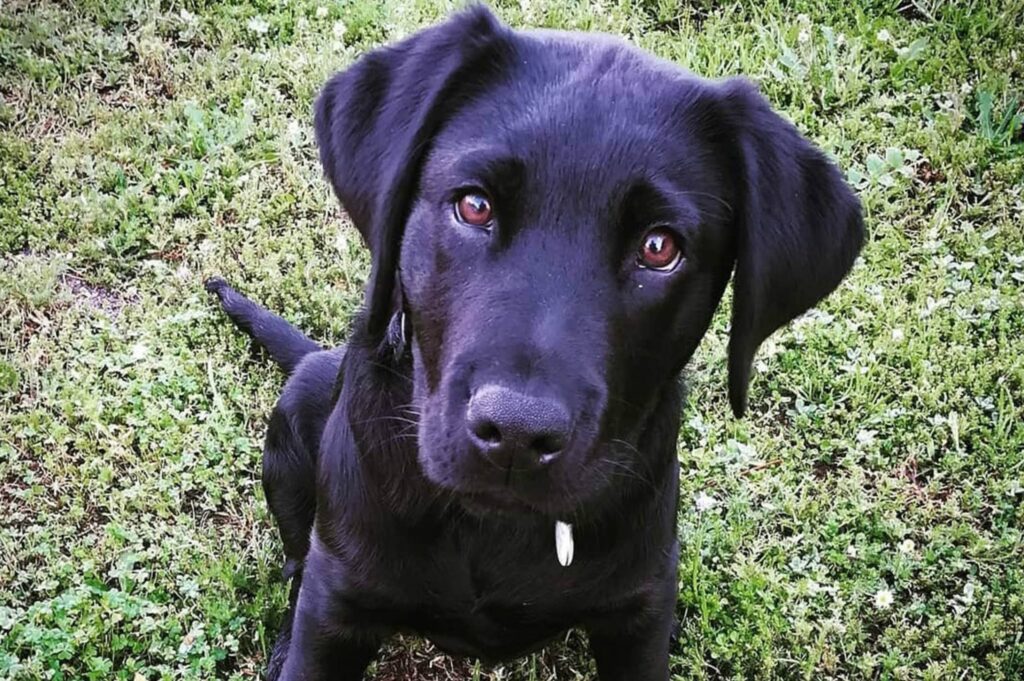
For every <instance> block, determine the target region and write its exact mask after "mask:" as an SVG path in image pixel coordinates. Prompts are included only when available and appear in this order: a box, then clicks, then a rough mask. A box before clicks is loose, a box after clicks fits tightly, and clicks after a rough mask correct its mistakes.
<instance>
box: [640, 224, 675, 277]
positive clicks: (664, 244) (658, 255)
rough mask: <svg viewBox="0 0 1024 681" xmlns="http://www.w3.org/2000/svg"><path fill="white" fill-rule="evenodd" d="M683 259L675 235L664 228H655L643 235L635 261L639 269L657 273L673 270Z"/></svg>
mask: <svg viewBox="0 0 1024 681" xmlns="http://www.w3.org/2000/svg"><path fill="white" fill-rule="evenodd" d="M682 259H683V251H682V249H681V248H679V242H678V241H677V240H676V235H675V234H673V233H672V232H671V231H670V230H668V229H667V228H665V227H655V228H654V229H652V230H650V231H649V232H647V234H645V235H644V240H643V243H642V244H641V245H640V252H639V253H638V254H637V261H638V263H639V265H640V266H641V267H646V268H647V269H650V270H658V271H659V272H669V271H671V270H673V269H675V267H676V265H678V264H679V261H680V260H682Z"/></svg>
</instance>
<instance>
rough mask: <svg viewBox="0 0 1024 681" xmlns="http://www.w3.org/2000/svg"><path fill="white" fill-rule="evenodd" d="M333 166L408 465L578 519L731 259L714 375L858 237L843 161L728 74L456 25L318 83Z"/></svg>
mask: <svg viewBox="0 0 1024 681" xmlns="http://www.w3.org/2000/svg"><path fill="white" fill-rule="evenodd" d="M317 133H318V140H319V143H320V147H321V156H322V159H323V162H324V166H325V169H326V171H327V174H328V176H329V177H330V179H331V181H332V183H333V184H334V187H335V190H336V192H337V193H338V196H339V197H340V198H341V200H342V202H343V203H344V205H345V206H346V208H347V209H348V210H349V212H350V214H351V215H352V217H353V220H354V221H355V222H356V225H357V227H359V228H360V230H361V232H362V233H363V235H364V237H365V238H366V239H367V241H368V242H369V243H370V245H371V249H372V250H373V252H374V281H373V288H372V291H371V295H370V305H371V310H370V317H369V325H370V331H371V333H372V332H375V331H376V332H377V333H381V334H383V333H384V331H385V327H386V326H387V325H388V324H389V321H390V320H392V319H400V318H401V317H400V315H398V314H397V313H398V312H399V311H404V312H405V313H406V314H407V315H408V317H409V323H408V324H407V325H406V327H407V328H409V329H411V338H410V339H409V341H410V345H411V349H412V353H413V366H414V372H413V381H414V407H415V410H416V411H417V412H418V414H419V422H418V429H419V432H418V441H419V456H420V464H421V467H422V469H423V471H424V473H425V475H426V476H427V477H428V478H429V479H431V480H433V481H434V482H436V483H437V484H439V485H441V486H443V487H445V488H447V489H450V490H454V491H456V492H457V493H459V494H460V496H461V498H462V499H463V500H464V501H465V503H466V505H467V507H469V508H470V509H472V510H480V509H499V510H505V511H509V510H511V511H515V510H523V511H534V512H542V513H546V514H548V515H551V516H554V517H563V516H566V517H567V516H570V515H571V514H572V513H573V512H574V511H576V510H577V509H579V508H581V507H582V506H585V505H586V504H587V502H589V501H591V500H592V499H594V498H596V497H598V496H600V495H601V494H602V493H603V492H605V491H606V490H607V489H608V488H609V487H610V486H614V485H616V484H618V482H617V481H621V480H622V479H623V478H627V477H630V476H632V477H639V478H642V477H643V476H644V473H645V469H646V468H647V467H648V466H649V465H650V462H649V461H647V460H645V459H644V457H645V453H644V452H641V451H640V450H639V449H638V443H639V440H640V437H641V435H642V433H643V432H644V430H645V429H646V428H647V427H648V421H649V419H650V416H651V414H652V411H653V410H654V408H655V406H656V404H657V403H658V402H659V400H661V399H662V398H663V396H664V394H665V391H666V390H670V389H671V385H672V383H673V382H674V381H675V380H676V377H677V376H678V373H679V371H680V369H681V368H682V367H683V366H684V364H685V363H686V361H687V360H688V359H689V357H690V356H691V354H692V353H693V351H694V349H695V348H696V346H697V343H698V342H699V341H700V338H701V337H702V336H703V334H704V332H705V331H706V329H707V327H708V324H709V323H710V321H711V318H712V315H713V314H714V311H715V308H716V307H717V305H718V302H719V299H720V298H721V296H722V292H723V290H724V288H725V286H726V283H727V281H728V279H729V276H730V274H731V273H732V271H733V268H734V266H735V268H736V272H737V274H736V287H735V288H736V298H735V301H734V310H733V329H732V334H733V336H732V340H731V346H730V391H731V397H732V399H733V406H734V409H735V410H736V411H737V412H741V411H742V409H743V405H744V402H745V397H746V384H747V378H748V374H749V367H750V363H751V360H752V357H753V353H754V351H755V350H756V347H757V345H758V344H759V343H760V342H761V341H762V340H763V339H764V337H765V336H767V335H768V334H769V333H771V332H772V331H773V330H774V329H775V328H777V327H778V326H779V325H781V324H783V323H785V322H786V321H788V320H789V319H792V318H793V317H794V316H796V315H797V314H799V313H800V312H802V311H804V310H805V309H807V308H808V307H809V306H810V305H812V304H814V303H815V302H817V300H818V299H820V298H821V297H822V296H823V295H825V294H826V293H828V291H830V290H831V289H832V288H834V287H835V285H836V284H837V283H838V281H839V280H840V279H841V278H842V276H843V275H844V274H845V272H846V271H847V270H848V269H849V267H850V265H851V263H852V260H853V258H854V256H855V254H856V252H857V250H858V248H859V245H860V241H861V238H862V227H861V221H860V214H859V207H858V205H857V203H856V200H855V199H853V197H852V195H851V194H850V192H849V190H848V189H847V188H846V186H845V185H844V184H843V183H842V181H841V180H840V179H839V176H838V173H837V171H836V170H835V169H834V168H833V167H832V166H831V165H830V164H828V163H827V162H826V161H825V160H824V159H823V158H822V156H821V154H820V153H819V152H817V151H816V150H815V149H814V148H813V147H812V146H811V145H810V144H808V143H807V142H806V141H805V140H804V139H802V138H801V137H800V136H799V135H798V134H797V133H796V132H795V130H794V129H793V128H792V126H790V125H789V124H787V123H785V122H784V121H783V120H782V119H780V118H779V117H777V116H776V115H775V114H773V113H771V111H770V110H769V109H768V107H767V105H766V104H765V102H764V100H763V99H761V98H760V96H759V95H757V93H756V91H754V90H753V89H752V88H751V87H750V86H749V85H747V84H746V83H744V82H740V81H728V82H724V83H713V82H709V81H704V80H701V79H699V78H696V77H694V76H692V75H690V74H688V73H686V72H683V71H681V70H679V69H676V68H674V67H672V66H671V65H669V64H666V63H664V62H660V61H657V60H655V59H653V58H651V57H648V56H646V55H644V54H642V53H640V52H638V51H636V50H635V49H633V48H631V47H629V46H628V45H626V44H624V43H621V42H618V41H613V40H610V39H607V38H604V37H593V36H580V35H571V34H560V33H553V32H537V33H526V34H523V33H514V32H511V31H509V30H508V29H506V28H505V27H503V26H501V25H500V24H498V23H497V22H496V21H495V20H494V19H493V17H491V16H490V15H489V14H487V13H486V12H485V11H483V10H479V9H478V10H473V11H470V12H468V13H465V14H462V15H457V16H456V17H454V18H453V19H451V20H449V21H448V22H447V23H445V24H442V25H440V26H437V27H434V28H432V29H429V30H428V31H425V32H423V33H420V34H417V35H416V36H413V37H412V38H410V39H408V40H407V41H406V42H404V43H401V44H399V45H398V46H397V47H395V48H391V49H390V50H382V51H379V52H375V53H371V54H370V55H368V56H367V57H364V58H363V60H362V61H360V62H359V63H357V64H356V66H354V67H353V68H352V69H350V70H349V71H346V72H345V73H343V74H341V75H340V76H339V77H337V78H336V79H335V80H333V81H332V82H331V83H330V84H329V85H328V87H327V88H325V92H324V95H323V96H322V97H321V99H320V101H319V102H318V107H317Z"/></svg>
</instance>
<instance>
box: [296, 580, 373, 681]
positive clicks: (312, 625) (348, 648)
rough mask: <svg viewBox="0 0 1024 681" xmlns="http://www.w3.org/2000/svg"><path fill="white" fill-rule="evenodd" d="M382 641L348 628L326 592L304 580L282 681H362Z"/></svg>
mask: <svg viewBox="0 0 1024 681" xmlns="http://www.w3.org/2000/svg"><path fill="white" fill-rule="evenodd" d="M381 643H382V639H381V638H380V637H379V636H378V635H377V634H376V633H373V632H365V633H364V632H362V631H357V630H354V629H350V628H348V627H346V626H345V617H344V615H343V614H341V615H340V614H339V612H338V608H337V607H336V604H335V603H333V602H332V599H331V597H330V596H328V595H326V594H325V591H323V590H320V589H317V588H316V585H313V584H310V580H309V575H308V572H307V575H306V576H305V577H304V579H303V584H302V588H301V589H300V591H299V599H298V602H297V604H296V610H295V619H294V622H293V625H292V636H291V643H290V644H289V646H288V655H287V658H286V659H285V662H284V668H283V669H282V670H281V676H280V677H279V678H280V681H362V679H363V677H364V675H365V674H366V668H367V667H369V666H370V663H372V662H373V660H374V658H375V657H376V656H377V651H378V650H379V649H380V645H381Z"/></svg>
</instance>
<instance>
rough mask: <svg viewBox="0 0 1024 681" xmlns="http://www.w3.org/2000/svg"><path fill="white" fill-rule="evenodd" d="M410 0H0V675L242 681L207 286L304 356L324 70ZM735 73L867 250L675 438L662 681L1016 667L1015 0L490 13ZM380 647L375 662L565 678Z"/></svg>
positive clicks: (386, 668)
mask: <svg viewBox="0 0 1024 681" xmlns="http://www.w3.org/2000/svg"><path fill="white" fill-rule="evenodd" d="M453 6H454V4H453V3H447V2H442V1H441V0H417V1H416V2H385V3H381V2H376V1H374V0H341V1H337V0H289V1H287V2H285V1H284V0H281V1H274V0H233V1H228V2H217V1H215V0H188V1H186V2H175V1H168V0H162V1H160V0H79V1H74V0H64V1H53V0H42V1H40V2H36V1H33V0H0V678H11V679H108V678H119V679H128V680H129V681H142V680H143V679H214V678H217V679H243V678H256V677H258V675H259V673H260V669H261V665H262V663H263V659H264V657H265V655H266V652H267V649H268V647H269V645H270V642H271V641H272V637H273V635H274V629H275V626H276V624H277V619H278V618H279V616H280V613H281V610H282V608H283V603H284V600H285V584H284V583H283V581H282V578H281V576H280V567H281V548H280V545H279V543H278V540H277V537H276V532H275V530H274V528H273V526H272V524H271V522H270V519H269V517H268V514H267V510H266V507H265V503H264V499H263V495H262V490H261V488H260V484H259V466H260V464H259V461H260V447H261V440H262V435H263V433H264V429H265V417H266V415H267V413H268V411H269V409H270V407H271V406H272V404H273V401H274V399H275V397H276V395H277V392H278V390H279V389H280V387H281V384H282V376H281V374H280V373H279V372H278V371H277V370H276V369H274V368H273V367H272V366H270V365H269V363H268V362H267V361H265V359H264V358H261V357H260V356H259V355H257V354H254V353H252V352H251V350H250V347H249V344H248V342H247V341H246V340H245V339H244V338H243V337H242V336H241V335H240V334H239V333H237V332H236V331H235V330H234V329H233V328H232V327H231V326H230V325H229V324H228V323H227V322H226V321H225V319H224V318H223V317H222V315H221V314H220V313H219V312H218V311H217V309H216V308H215V306H214V304H213V302H212V301H211V300H210V299H209V298H208V297H207V295H205V294H204V292H203V290H202V287H201V282H202V280H203V278H204V277H206V276H209V275H211V274H215V273H217V274H221V275H224V276H225V277H226V278H228V279H229V280H231V281H232V282H234V283H235V284H236V285H238V286H239V288H241V289H242V290H243V291H245V292H246V293H248V294H249V295H251V296H252V297H254V298H255V299H257V300H260V301H262V302H263V303H265V304H266V305H268V306H269V307H270V308H272V309H274V310H275V311H278V312H280V313H282V314H283V315H285V316H286V317H287V318H289V319H291V320H293V321H294V322H296V323H297V324H298V325H299V326H300V327H302V328H303V329H306V330H308V331H309V332H310V334H311V335H312V336H313V337H315V338H317V339H319V340H322V341H323V342H324V343H339V342H342V341H344V339H345V334H346V328H347V325H348V322H349V320H350V319H351V318H352V316H353V313H354V311H355V310H356V308H357V306H358V305H359V304H360V301H361V287H362V284H363V281H364V279H365V277H366V275H367V272H368V260H367V256H366V253H365V251H364V249H363V248H362V246H361V244H360V243H359V239H358V235H357V234H356V233H355V230H354V229H352V228H351V227H350V226H349V225H348V224H347V221H346V218H345V216H344V215H343V214H342V212H341V211H340V209H339V208H338V207H337V205H336V203H335V202H334V200H333V199H332V197H331V195H330V193H329V191H328V189H327V186H326V183H325V182H324V180H323V178H322V177H321V174H320V170H319V167H318V164H317V160H316V150H315V146H314V143H313V140H312V134H311V103H312V99H313V97H314V96H315V94H316V92H317V89H318V87H319V86H320V85H321V84H322V83H323V82H324V80H325V79H326V77H327V76H328V74H330V73H331V72H333V71H335V70H337V69H339V68H342V67H344V66H345V65H346V64H349V63H351V62H352V60H353V59H355V58H356V57H357V56H358V55H359V54H360V53H362V52H363V51H365V50H366V49H368V48H371V47H373V46H376V45H379V44H381V43H384V42H387V41H390V40H393V39H395V38H398V37H400V36H402V35H406V34H408V33H409V32H411V31H413V30H415V29H416V28H418V27H421V26H424V25H426V24H429V23H431V22H433V21H435V20H436V19H438V18H439V17H441V16H443V15H444V14H445V13H446V12H447V11H448V10H450V9H451V8H452V7H453ZM496 10H497V11H498V13H499V14H500V15H501V16H502V17H503V18H504V19H505V20H506V21H508V22H510V23H512V24H514V25H517V26H557V27H563V28H574V29H592V30H600V31H607V32H611V33H616V34H620V35H623V36H626V37H628V38H629V39H630V40H632V41H634V42H636V43H637V44H639V45H642V46H643V47H645V48H648V49H650V50H652V51H654V52H656V53H658V54H660V55H662V56H664V57H666V58H668V59H671V60H673V61H675V62H677V63H679V64H681V65H683V66H685V67H687V68H689V69H691V70H693V71H696V72H698V73H700V74H703V75H707V76H722V75H731V74H746V75H748V76H750V77H753V78H755V79H757V80H758V81H759V82H760V83H761V87H762V90H763V92H764V93H765V94H766V95H767V96H768V97H769V98H770V99H771V101H772V102H773V103H774V104H775V106H776V107H778V108H779V109H780V110H781V111H782V112H784V113H785V115H786V116H788V117H789V118H790V119H792V120H793V121H795V122H796V123H797V125H798V126H799V127H800V128H801V129H802V130H804V131H805V132H806V133H807V134H808V135H809V136H810V137H811V138H812V139H814V140H815V141H816V142H817V143H818V144H819V145H821V146H822V147H823V148H824V149H826V150H827V151H828V152H829V153H830V154H831V155H832V156H834V157H835V159H836V160H837V162H838V163H839V164H840V165H841V166H842V168H843V169H844V171H845V172H846V173H847V176H848V178H849V180H850V182H851V184H852V185H853V186H854V187H855V188H856V189H857V191H858V193H859V195H860V197H861V199H862V200H863V203H864V207H865V212H866V217H867V224H868V229H869V234H870V236H869V240H868V243H867V244H866V247H865V249H864V252H863V256H862V258H861V259H860V260H859V261H858V264H857V266H856V267H855V268H854V270H853V272H852V274H851V276H850V277H849V278H848V279H847V280H846V282H845V283H844V284H843V285H842V286H841V287H840V289H839V290H838V291H837V292H836V294H834V295H833V296H832V297H830V298H829V299H828V300H827V301H825V302H824V303H823V304H822V305H821V306H820V307H819V308H818V309H817V310H815V311H812V312H811V313H809V314H807V315H805V316H804V317H802V318H801V319H799V320H797V321H796V322H795V323H793V324H791V325H790V326H789V327H787V328H786V329H784V330H782V331H780V332H778V333H777V334H776V335H775V336H774V337H773V338H772V339H771V340H770V341H769V342H768V343H767V344H766V345H765V346H764V347H763V348H762V350H761V352H760V355H759V359H758V362H757V368H756V371H755V376H754V379H753V383H752V391H751V398H750V409H749V413H748V415H747V417H745V418H744V419H742V420H736V419H734V418H733V417H732V416H731V415H730V412H729V408H728V403H727V400H726V392H725V382H726V375H725V374H726V370H725V344H726V342H727V339H728V329H727V319H728V317H727V315H726V314H725V313H724V312H725V311H723V313H722V314H719V315H718V317H717V318H716V321H715V324H714V326H713V328H712V330H711V331H710V332H709V334H708V337H707V338H706V339H705V342H704V343H703V345H702V347H701V349H700V351H699V352H698V354H697V356H696V357H695V358H694V360H693V362H692V363H691V366H690V372H689V377H690V378H689V381H690V384H691V394H692V396H691V399H690V401H689V405H688V406H687V407H686V412H685V414H684V416H683V422H684V424H685V425H684V428H683V430H682V432H681V433H680V436H679V449H678V451H679V460H680V462H681V464H682V478H681V484H682V500H683V501H682V505H681V508H680V509H679V535H680V537H681V540H682V546H683V550H682V560H681V563H680V566H679V599H678V611H679V614H680V616H681V618H682V631H681V636H680V640H679V642H678V644H677V645H676V647H675V648H674V650H673V660H672V668H673V673H674V675H675V678H677V679H691V678H693V679H724V678H730V679H732V678H736V679H874V678H877V679H985V680H988V679H993V680H998V679H1007V680H1010V679H1020V678H1024V130H1022V128H1024V0H960V1H957V2H953V1H944V0H785V1H784V0H760V1H759V2H745V1H740V0H720V1H719V2H715V1H714V0H688V1H687V0H679V1H678V2H672V1H670V0H646V1H645V0H619V1H618V2H613V1H611V0H609V1H604V2H590V3H588V2H555V1H551V2H549V1H547V0H532V1H529V2H528V1H527V0H523V2H521V3H514V2H501V3H499V4H497V6H496ZM590 665H591V663H590V661H589V657H588V655H586V653H585V646H584V644H583V641H582V637H581V636H579V635H577V634H570V635H569V636H568V637H567V638H566V640H565V642H564V643H562V644H560V645H557V646H554V647H553V648H552V649H550V650H548V651H545V652H544V653H543V654H539V655H537V656H535V657H533V658H531V659H527V660H522V661H520V662H517V663H514V664H508V665H505V666H503V667H498V668H488V667H482V666H479V665H477V664H475V663H472V662H467V661H463V660H451V659H448V658H445V657H443V656H441V655H439V654H437V653H436V652H435V651H433V650H432V649H431V648H430V647H429V646H427V645H426V644H424V643H423V642H422V641H418V640H413V639H410V640H404V641H396V643H395V644H394V645H393V646H391V648H389V650H388V652H387V655H386V657H385V658H382V661H381V662H380V663H379V664H378V665H377V675H376V677H375V678H378V679H389V680H398V679H407V680H412V679H415V680H416V681H422V680H427V679H436V680H441V679H484V680H490V681H498V680H499V679H502V680H509V679H515V680H522V681H527V680H537V681H542V680H551V679H558V680H559V681H563V680H572V679H584V678H592V677H593V669H592V667H591V666H590Z"/></svg>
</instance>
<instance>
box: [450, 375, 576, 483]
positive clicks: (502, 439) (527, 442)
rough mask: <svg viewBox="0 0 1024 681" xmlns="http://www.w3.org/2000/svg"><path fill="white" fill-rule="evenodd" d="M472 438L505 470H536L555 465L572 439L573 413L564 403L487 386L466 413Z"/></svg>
mask: <svg viewBox="0 0 1024 681" xmlns="http://www.w3.org/2000/svg"><path fill="white" fill-rule="evenodd" d="M466 426H467V428H468V430H469V437H470V439H472V440H473V442H474V443H475V444H476V446H477V447H478V448H479V449H480V452H481V453H482V454H483V455H484V456H485V457H487V458H488V459H490V460H491V461H492V462H493V463H494V464H495V465H497V466H500V467H501V468H511V469H512V470H518V471H529V470H536V469H537V468H540V467H542V466H544V465H545V464H548V463H551V462H552V461H554V459H555V458H556V457H557V456H558V454H559V452H561V451H562V449H563V448H564V447H565V445H566V442H567V441H568V439H569V428H570V418H569V413H568V411H567V410H566V408H565V407H564V406H563V405H562V403H561V402H559V401H557V400H554V399H551V398H546V397H533V396H531V395H524V394H523V393H519V392H516V391H514V390H509V389H508V388H502V387H500V386H497V385H485V386H483V387H481V388H480V389H479V390H477V391H476V392H475V393H473V397H472V398H471V399H470V400H469V407H468V408H467V409H466Z"/></svg>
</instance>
